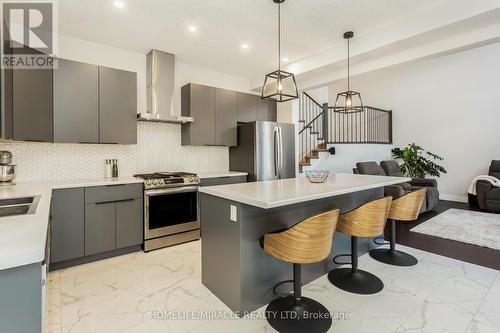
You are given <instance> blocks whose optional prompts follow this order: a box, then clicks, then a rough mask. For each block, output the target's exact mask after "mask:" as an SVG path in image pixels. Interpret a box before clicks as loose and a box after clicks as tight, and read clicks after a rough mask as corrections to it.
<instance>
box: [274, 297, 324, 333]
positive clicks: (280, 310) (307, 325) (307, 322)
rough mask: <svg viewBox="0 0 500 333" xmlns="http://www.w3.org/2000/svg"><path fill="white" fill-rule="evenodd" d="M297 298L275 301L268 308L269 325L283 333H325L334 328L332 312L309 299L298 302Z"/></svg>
mask: <svg viewBox="0 0 500 333" xmlns="http://www.w3.org/2000/svg"><path fill="white" fill-rule="evenodd" d="M295 299H296V297H295V296H287V297H281V298H278V299H275V300H274V301H272V302H271V303H270V304H269V305H268V306H267V308H266V318H267V321H268V322H269V324H270V325H271V326H272V328H274V329H275V330H277V331H278V332H283V333H288V332H290V333H295V332H297V333H303V332H312V333H316V332H317V333H324V332H327V331H328V330H329V329H330V327H331V326H332V317H331V314H330V311H328V309H327V308H325V307H324V306H323V305H321V304H320V303H318V302H316V301H315V300H313V299H310V298H307V297H301V298H300V301H299V302H297V301H296V300H295Z"/></svg>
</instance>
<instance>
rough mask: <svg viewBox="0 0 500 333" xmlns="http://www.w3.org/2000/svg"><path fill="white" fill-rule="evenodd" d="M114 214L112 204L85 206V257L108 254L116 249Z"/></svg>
mask: <svg viewBox="0 0 500 333" xmlns="http://www.w3.org/2000/svg"><path fill="white" fill-rule="evenodd" d="M115 217H116V214H115V203H114V202H96V203H91V204H85V255H86V256H88V255H92V254H97V253H102V252H108V251H111V250H114V249H115V248H116V245H115V235H116V229H115V225H116V222H115V221H116V218H115Z"/></svg>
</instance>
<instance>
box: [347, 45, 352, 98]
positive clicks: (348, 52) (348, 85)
mask: <svg viewBox="0 0 500 333" xmlns="http://www.w3.org/2000/svg"><path fill="white" fill-rule="evenodd" d="M350 44H351V39H350V38H348V39H347V91H351V71H350V65H351V62H350V56H351V52H350Z"/></svg>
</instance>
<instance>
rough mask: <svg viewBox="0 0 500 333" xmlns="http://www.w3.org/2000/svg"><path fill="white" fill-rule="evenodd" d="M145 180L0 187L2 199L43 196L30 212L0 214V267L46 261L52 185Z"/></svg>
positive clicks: (87, 183)
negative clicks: (25, 213)
mask: <svg viewBox="0 0 500 333" xmlns="http://www.w3.org/2000/svg"><path fill="white" fill-rule="evenodd" d="M132 183H142V180H140V179H137V178H133V177H129V178H118V179H105V178H103V179H83V180H63V181H43V182H17V184H16V185H9V186H3V187H0V199H10V198H19V197H31V196H40V201H39V203H38V207H37V209H36V212H35V213H34V214H31V215H17V216H7V217H0V270H3V269H8V268H12V267H18V266H23V265H28V264H32V263H36V262H41V261H43V259H44V257H45V242H46V237H47V227H48V221H49V213H50V200H51V197H52V190H53V189H62V188H72V187H91V186H103V185H121V184H132Z"/></svg>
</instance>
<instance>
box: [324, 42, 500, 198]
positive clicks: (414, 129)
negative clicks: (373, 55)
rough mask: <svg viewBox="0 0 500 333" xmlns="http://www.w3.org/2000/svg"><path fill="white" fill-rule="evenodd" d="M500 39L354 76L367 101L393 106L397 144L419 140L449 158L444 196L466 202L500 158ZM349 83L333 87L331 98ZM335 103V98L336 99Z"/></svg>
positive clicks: (354, 85) (354, 83) (442, 182)
mask: <svg viewBox="0 0 500 333" xmlns="http://www.w3.org/2000/svg"><path fill="white" fill-rule="evenodd" d="M499 59H500V43H496V44H491V45H488V46H483V47H480V48H476V49H472V50H467V51H463V52H460V53H456V54H452V55H447V56H443V57H440V58H435V59H428V60H425V61H420V62H418V63H408V64H404V65H399V66H395V67H390V68H386V69H381V70H377V71H374V72H371V73H367V74H363V75H359V76H356V77H353V78H352V80H351V86H352V88H353V89H354V90H357V91H360V92H361V93H362V96H363V101H364V102H365V103H366V104H367V105H371V106H375V107H380V108H384V109H392V110H393V111H394V114H393V121H394V123H393V125H394V145H395V146H397V147H398V146H404V145H406V144H408V143H412V142H415V143H417V144H419V145H421V146H423V147H424V148H426V149H428V150H429V151H431V152H434V153H437V154H439V155H442V156H443V157H444V158H445V161H444V162H443V165H444V167H445V168H446V169H447V170H448V174H446V175H443V176H442V177H441V178H440V179H439V187H440V191H441V193H442V194H443V198H448V199H456V200H461V199H462V200H463V199H464V197H465V195H466V191H467V187H468V184H469V182H470V180H471V179H472V178H473V177H474V176H476V175H478V174H485V173H487V169H488V166H489V164H490V161H491V160H492V159H500V130H499V126H500V93H499V87H500V65H499V64H500V62H499ZM341 90H345V82H335V83H334V84H332V85H331V86H330V98H333V96H335V95H336V94H337V93H338V92H339V91H341ZM330 102H332V101H330Z"/></svg>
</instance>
